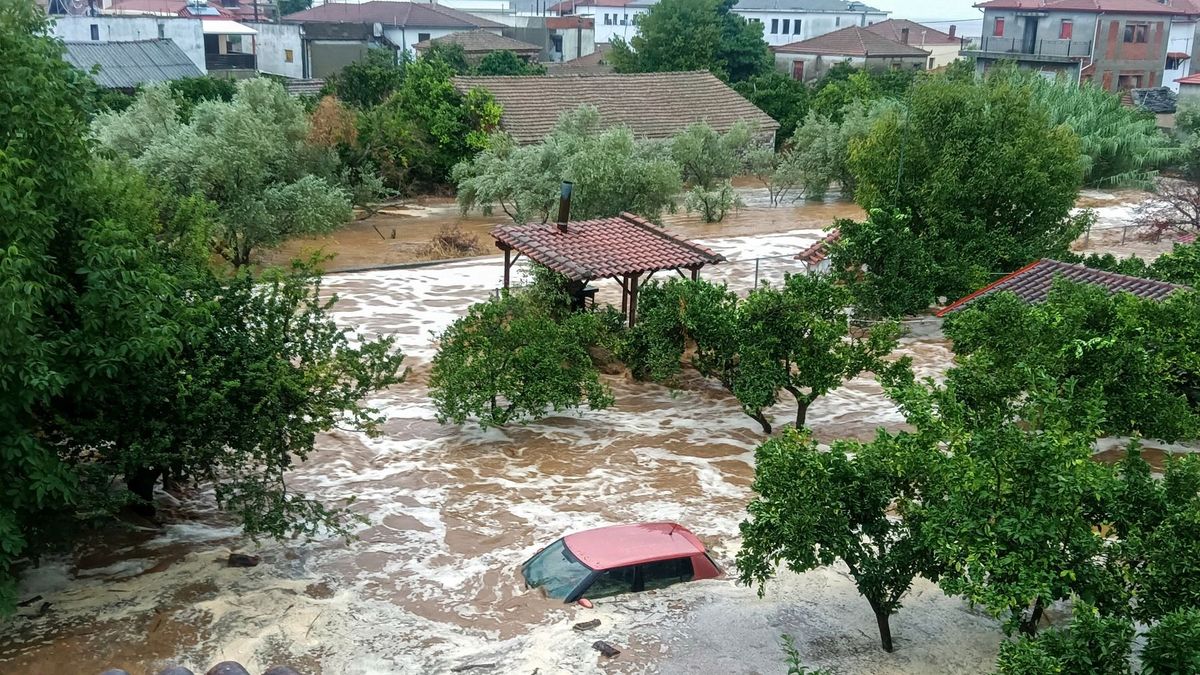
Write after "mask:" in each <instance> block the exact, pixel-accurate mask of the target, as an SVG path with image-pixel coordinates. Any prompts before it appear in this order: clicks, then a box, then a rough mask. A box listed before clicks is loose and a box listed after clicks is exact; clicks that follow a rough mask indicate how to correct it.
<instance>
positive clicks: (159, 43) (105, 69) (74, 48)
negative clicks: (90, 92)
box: [63, 39, 204, 93]
mask: <svg viewBox="0 0 1200 675" xmlns="http://www.w3.org/2000/svg"><path fill="white" fill-rule="evenodd" d="M65 44H66V51H64V52H63V58H64V59H66V61H67V63H70V64H71V65H73V66H75V67H76V68H79V69H80V70H82V71H84V72H86V73H88V74H89V75H90V76H91V77H92V79H93V80H95V82H96V84H97V85H99V86H101V87H103V88H105V89H115V90H119V91H124V92H127V93H131V92H133V90H134V89H137V88H138V87H140V86H142V85H150V84H158V83H160V82H170V81H171V80H179V79H183V78H187V77H201V76H202V75H204V73H203V72H202V71H201V70H200V68H198V67H197V66H196V64H195V63H193V62H192V60H191V59H190V58H188V55H187V54H185V53H183V50H182V49H180V48H179V47H178V46H177V45H176V44H175V43H174V42H173V41H171V40H157V39H156V40H139V41H136V42H134V41H131V42H91V41H89V42H67V43H65ZM93 70H95V72H93Z"/></svg>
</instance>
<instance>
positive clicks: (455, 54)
mask: <svg viewBox="0 0 1200 675" xmlns="http://www.w3.org/2000/svg"><path fill="white" fill-rule="evenodd" d="M421 60H424V61H439V62H441V63H444V64H446V65H447V66H450V70H452V71H454V74H455V75H466V74H467V73H469V72H471V64H469V63H467V52H466V50H464V49H463V46H462V45H459V44H454V43H453V42H434V43H433V44H431V45H430V46H429V49H427V50H425V53H424V54H422V55H421Z"/></svg>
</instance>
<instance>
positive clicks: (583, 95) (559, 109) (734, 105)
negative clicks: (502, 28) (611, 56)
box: [454, 71, 779, 143]
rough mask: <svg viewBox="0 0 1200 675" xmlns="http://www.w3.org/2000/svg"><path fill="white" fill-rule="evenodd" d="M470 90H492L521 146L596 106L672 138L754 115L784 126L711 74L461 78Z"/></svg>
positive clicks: (640, 130) (604, 116)
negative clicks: (563, 117) (568, 115)
mask: <svg viewBox="0 0 1200 675" xmlns="http://www.w3.org/2000/svg"><path fill="white" fill-rule="evenodd" d="M454 86H455V87H456V88H457V89H458V90H459V91H461V92H463V93H466V92H468V91H470V90H472V89H475V88H477V87H478V88H481V89H485V90H487V91H488V92H491V94H492V96H494V97H495V99H496V102H497V103H499V104H500V106H501V107H502V108H503V111H504V112H503V114H502V116H501V118H500V126H501V127H502V128H503V129H504V130H505V131H507V132H508V133H509V134H510V135H512V137H513V138H514V139H516V141H517V142H518V143H535V142H537V141H540V140H542V138H544V137H545V136H546V134H548V133H550V130H551V129H553V128H554V125H555V123H557V122H558V116H559V115H560V114H561V113H563V112H566V111H569V110H574V109H576V108H578V107H579V106H581V105H584V104H587V105H593V106H595V107H596V109H597V110H599V111H600V121H601V123H602V124H604V125H607V126H618V125H625V126H627V127H629V128H630V129H631V130H632V131H633V133H634V134H635V135H636V136H639V137H642V138H668V137H670V136H673V135H675V134H677V133H679V132H680V131H683V130H684V129H686V128H687V127H688V125H690V124H693V123H695V122H708V123H709V124H710V125H712V127H713V128H714V129H716V130H717V131H720V132H725V131H728V130H729V128H730V127H732V126H733V125H734V123H735V122H737V121H739V120H746V121H747V122H751V123H753V124H756V125H757V126H758V128H759V129H760V130H762V131H765V132H772V131H774V130H776V129H778V128H779V123H778V122H776V121H775V120H774V119H771V117H770V116H769V115H767V114H766V113H764V112H763V111H761V110H759V109H758V108H756V107H755V106H754V104H753V103H751V102H749V101H747V100H746V99H744V98H742V96H741V95H740V94H738V93H737V92H736V91H734V90H733V89H730V88H729V85H727V84H725V83H724V82H722V81H720V80H718V79H717V78H716V77H714V76H713V75H712V73H709V72H707V71H690V72H676V73H636V74H632V73H631V74H621V75H617V74H611V75H609V74H585V75H575V74H571V75H532V76H506V77H456V78H454Z"/></svg>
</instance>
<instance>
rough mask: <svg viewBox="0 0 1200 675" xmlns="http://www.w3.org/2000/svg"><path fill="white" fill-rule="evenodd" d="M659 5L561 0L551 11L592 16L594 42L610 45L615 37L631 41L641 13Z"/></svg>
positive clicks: (652, 1) (637, 0) (643, 0)
mask: <svg viewBox="0 0 1200 675" xmlns="http://www.w3.org/2000/svg"><path fill="white" fill-rule="evenodd" d="M656 4H658V0H562V2H559V3H557V4H554V5H551V6H550V8H549V10H548V11H549V12H550V13H551V14H556V15H558V16H560V17H566V16H576V17H581V18H586V19H591V20H592V24H593V26H594V30H595V41H596V42H597V43H599V44H610V43H612V40H613V38H616V37H619V38H621V39H622V40H624V41H626V42H628V41H629V40H630V39H631V38H632V37H633V36H635V35H637V30H638V29H637V25H638V22H639V21H640V20H641V17H642V15H644V14H645V13H647V12H649V11H650V8H651V7H653V6H654V5H656Z"/></svg>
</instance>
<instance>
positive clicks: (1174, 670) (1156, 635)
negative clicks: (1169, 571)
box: [1142, 608, 1200, 675]
mask: <svg viewBox="0 0 1200 675" xmlns="http://www.w3.org/2000/svg"><path fill="white" fill-rule="evenodd" d="M1186 673H1200V608H1196V609H1187V610H1179V611H1175V612H1171V613H1170V614H1167V615H1166V616H1164V617H1163V618H1162V620H1161V621H1159V622H1158V624H1156V625H1155V626H1154V627H1153V628H1151V629H1150V631H1149V632H1148V633H1146V647H1145V649H1143V650H1142V674H1143V675H1185V674H1186Z"/></svg>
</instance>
